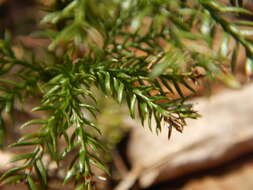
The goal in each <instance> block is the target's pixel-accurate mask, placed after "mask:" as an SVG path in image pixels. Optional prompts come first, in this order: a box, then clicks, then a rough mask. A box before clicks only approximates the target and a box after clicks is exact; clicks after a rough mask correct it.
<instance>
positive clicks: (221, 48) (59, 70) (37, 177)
mask: <svg viewBox="0 0 253 190" xmlns="http://www.w3.org/2000/svg"><path fill="white" fill-rule="evenodd" d="M41 2H42V4H43V5H42V6H43V10H44V11H46V14H45V16H44V18H42V20H41V24H42V26H43V28H44V29H43V30H41V31H39V32H37V33H35V34H33V36H36V37H40V38H46V39H49V40H50V44H49V45H48V47H46V48H45V55H47V56H45V57H44V59H37V57H38V56H37V55H36V51H35V52H34V51H33V50H32V49H31V50H30V51H31V52H32V56H31V57H30V58H29V59H27V58H23V57H22V56H18V55H17V53H16V52H15V51H14V50H13V42H12V40H11V37H10V35H9V33H8V32H7V33H6V35H5V38H4V39H2V40H1V41H0V75H1V78H0V111H1V118H0V134H1V139H2V138H3V134H4V117H3V115H6V113H8V114H10V115H12V112H13V110H14V109H21V108H18V107H17V106H16V105H23V106H26V103H27V101H28V100H29V99H30V98H34V99H36V100H37V104H38V105H37V107H35V108H33V109H32V110H31V111H34V112H35V111H41V110H43V112H44V113H46V117H45V118H44V119H38V120H31V121H28V122H26V123H25V124H23V125H22V126H21V128H25V127H33V126H34V125H37V126H39V129H38V130H36V132H34V133H30V134H27V135H25V136H23V137H22V138H21V139H19V140H18V142H16V143H14V144H12V145H11V146H12V147H20V146H31V147H33V151H31V152H27V153H25V154H20V155H18V156H16V157H15V158H14V160H13V161H20V160H23V161H24V164H23V165H21V166H20V167H17V168H12V169H10V170H9V171H7V172H6V173H4V174H3V175H2V177H1V179H0V180H1V183H2V184H5V183H13V182H24V183H26V184H27V185H28V186H29V188H30V189H31V190H35V189H48V188H49V186H48V177H47V176H48V175H47V168H46V167H45V164H44V162H43V157H44V156H45V155H46V154H49V155H50V157H51V159H52V160H53V161H55V162H56V163H57V164H58V165H60V164H61V162H62V161H63V160H64V159H65V158H66V157H67V156H68V155H69V154H73V153H74V154H75V155H74V157H73V160H72V161H71V163H70V164H69V165H68V166H65V167H66V170H67V172H66V175H65V179H64V183H68V182H74V183H75V188H76V190H81V189H92V188H93V182H94V180H93V179H94V176H95V174H94V172H93V167H94V166H95V167H97V168H100V169H101V170H103V171H104V172H106V173H109V172H108V171H107V169H106V167H105V165H104V163H103V162H102V160H101V159H100V153H101V151H104V149H105V148H104V147H103V145H102V144H101V143H100V141H99V136H100V131H101V130H100V127H99V126H97V124H96V119H95V117H96V114H97V112H99V110H98V108H97V105H96V99H97V97H96V94H94V92H93V90H92V89H93V88H94V87H95V88H97V89H99V90H100V91H102V93H103V94H104V95H106V96H110V97H112V98H113V99H115V100H116V101H117V102H118V103H119V104H122V103H126V104H127V105H128V107H129V113H130V116H131V117H132V118H135V117H136V116H138V117H139V118H140V120H141V122H142V124H143V125H145V126H147V127H149V128H152V126H151V120H152V119H154V120H155V121H156V132H157V133H159V132H160V131H161V130H162V128H163V127H164V126H165V127H168V128H169V136H170V134H171V131H172V129H176V130H177V131H180V132H181V131H182V130H183V127H184V126H185V125H186V121H185V119H187V118H197V117H198V116H199V115H198V113H196V111H194V110H193V108H192V105H190V104H188V103H185V100H186V99H187V98H188V96H185V94H184V91H183V90H182V89H183V88H184V89H188V90H189V91H191V92H192V93H195V89H196V87H195V85H196V84H197V82H198V81H199V80H200V79H202V78H204V77H207V78H209V79H210V78H211V79H212V78H217V79H221V80H223V81H224V82H227V83H229V84H231V85H232V86H238V83H236V82H235V80H234V79H233V77H232V75H231V73H232V72H234V71H235V65H236V62H237V61H238V53H239V47H240V48H241V49H243V51H244V52H245V54H246V57H247V61H246V64H245V68H246V72H247V74H248V75H251V73H252V66H253V65H252V64H253V63H252V55H253V44H252V39H251V38H250V37H251V35H252V34H253V33H252V32H253V31H252V26H253V22H251V21H249V20H247V19H245V17H243V15H246V16H252V12H251V11H249V10H247V9H245V8H244V2H246V1H243V0H230V1H229V0H224V1H215V0H196V1H194V0H174V1H168V0H47V1H41ZM217 36H218V37H217ZM217 39H219V41H218V42H217ZM26 51H27V50H26ZM231 81H232V82H231ZM91 116H93V117H94V118H92V117H91ZM182 138H183V137H182ZM60 139H64V141H65V144H66V146H65V147H59V141H60Z"/></svg>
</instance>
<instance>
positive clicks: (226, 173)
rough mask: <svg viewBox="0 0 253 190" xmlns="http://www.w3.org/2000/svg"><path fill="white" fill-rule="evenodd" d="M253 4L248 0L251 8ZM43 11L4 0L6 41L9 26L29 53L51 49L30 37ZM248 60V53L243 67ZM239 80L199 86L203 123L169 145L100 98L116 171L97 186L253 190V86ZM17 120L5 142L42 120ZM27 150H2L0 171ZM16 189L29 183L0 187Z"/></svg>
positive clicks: (0, 15)
mask: <svg viewBox="0 0 253 190" xmlns="http://www.w3.org/2000/svg"><path fill="white" fill-rule="evenodd" d="M41 2H42V3H46V1H41ZM252 7H253V6H252V4H251V1H248V4H247V8H248V9H251V8H252ZM39 8H40V7H38V4H37V3H36V1H34V0H23V1H20V0H0V37H3V36H4V31H5V30H6V29H8V30H9V31H10V32H11V33H12V35H13V36H14V41H15V42H16V43H21V44H22V45H24V46H25V47H29V48H33V47H34V48H35V47H36V48H38V47H41V48H43V47H45V46H46V45H47V44H48V42H47V41H45V40H41V39H34V38H32V37H31V36H30V33H31V32H34V31H36V30H38V25H39V24H38V23H39V20H40V18H41V17H42V16H43V14H44V13H43V11H39ZM249 19H252V18H249ZM244 61H245V60H244V58H243V56H242V58H241V59H240V61H239V62H241V63H242V64H243V62H244ZM239 65H240V63H239ZM237 75H238V77H239V80H240V81H241V83H243V84H244V85H242V88H241V89H239V90H231V89H227V88H226V87H224V86H222V85H218V84H213V85H212V86H211V87H210V88H209V90H208V95H209V96H208V97H206V96H203V95H205V94H207V93H206V91H205V89H203V88H200V89H199V93H198V94H199V95H198V96H197V97H195V98H194V99H193V100H191V101H192V103H193V104H194V105H195V109H197V110H198V111H199V113H200V114H201V115H202V118H200V119H198V120H196V121H189V125H188V126H187V128H186V130H185V131H184V133H183V134H179V133H177V132H174V133H173V135H172V137H171V139H170V140H168V138H167V133H168V132H167V131H166V129H165V130H164V131H163V133H162V134H161V135H158V136H157V135H156V134H155V133H151V132H150V131H149V130H148V129H145V128H142V127H141V124H140V122H138V121H133V120H131V119H130V118H129V117H128V116H127V114H126V109H125V108H124V107H119V106H118V105H117V104H115V102H113V101H112V100H110V99H108V98H104V97H103V95H101V94H99V93H97V95H98V96H99V97H100V101H99V105H100V108H101V110H102V111H101V113H100V115H99V116H98V123H99V124H100V125H101V126H103V129H102V131H103V137H102V140H103V141H104V143H106V144H107V146H108V147H109V149H110V151H109V153H108V155H104V157H105V158H104V159H105V160H106V163H107V164H108V167H109V168H110V170H111V172H112V177H111V178H108V180H107V181H105V182H98V189H103V190H104V189H105V190H106V189H108V190H109V189H115V190H127V189H134V190H141V189H146V190H209V189H210V190H227V189H229V190H252V189H253V154H252V153H253V117H252V114H253V101H252V98H253V84H251V82H250V81H248V80H246V79H245V78H243V77H242V76H243V73H242V71H241V70H240V67H239V71H238V73H237ZM200 95H202V96H200ZM210 95H211V96H210ZM31 107H32V102H31ZM16 115H17V117H16V118H17V121H15V122H14V123H15V126H16V127H15V128H11V129H10V128H7V137H6V139H7V140H6V142H5V144H9V143H11V142H14V141H15V140H17V139H18V138H19V137H20V136H21V135H22V134H24V133H26V132H27V131H20V130H19V129H18V126H19V125H20V124H21V123H23V122H24V121H26V120H28V119H31V118H34V117H37V116H36V115H30V114H29V113H27V112H25V111H24V112H19V111H17V113H16ZM9 124H10V125H11V124H12V121H10V122H9ZM22 151H25V150H20V149H19V150H17V149H15V150H14V149H9V148H6V147H4V148H3V149H2V150H0V173H3V172H4V171H6V170H7V169H8V168H10V167H13V166H14V164H13V163H12V164H10V163H9V161H10V159H11V157H12V156H13V155H15V153H17V152H22ZM49 168H50V172H51V173H52V174H51V176H54V177H52V179H51V184H52V186H53V187H54V188H55V189H62V190H63V189H66V190H67V189H73V186H72V185H71V184H70V185H67V186H64V187H63V186H62V185H61V182H60V179H61V171H58V170H56V169H55V167H54V166H50V163H49ZM51 170H52V171H51ZM14 188H16V189H20V190H23V189H26V187H24V186H23V185H17V186H14V185H10V186H3V187H1V189H3V190H11V189H14Z"/></svg>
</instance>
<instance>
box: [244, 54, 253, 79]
mask: <svg viewBox="0 0 253 190" xmlns="http://www.w3.org/2000/svg"><path fill="white" fill-rule="evenodd" d="M245 72H246V74H247V76H252V74H253V60H252V58H249V57H248V58H247V60H246V64H245Z"/></svg>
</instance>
